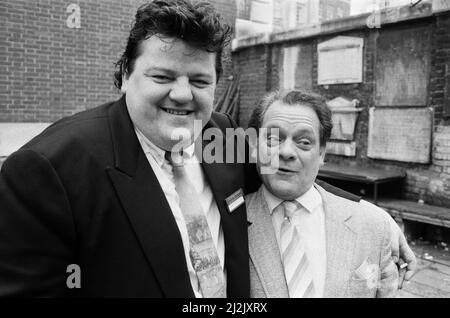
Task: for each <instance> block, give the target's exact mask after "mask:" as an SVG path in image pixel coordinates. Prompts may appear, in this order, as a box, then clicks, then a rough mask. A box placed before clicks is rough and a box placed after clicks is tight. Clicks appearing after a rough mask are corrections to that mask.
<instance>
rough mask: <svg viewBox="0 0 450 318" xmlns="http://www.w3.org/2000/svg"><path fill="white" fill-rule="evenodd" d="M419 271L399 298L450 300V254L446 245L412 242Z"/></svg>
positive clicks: (400, 293)
mask: <svg viewBox="0 0 450 318" xmlns="http://www.w3.org/2000/svg"><path fill="white" fill-rule="evenodd" d="M410 246H411V247H412V248H413V250H414V252H415V254H416V256H417V257H418V261H419V262H418V265H419V266H418V269H417V272H416V274H415V275H414V277H413V279H412V280H411V282H410V283H408V284H407V285H406V286H404V287H403V289H402V290H401V291H400V292H399V293H398V296H397V297H398V298H450V252H449V247H448V246H446V244H445V243H439V244H430V243H427V242H415V241H413V242H410Z"/></svg>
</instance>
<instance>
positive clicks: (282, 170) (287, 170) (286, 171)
mask: <svg viewBox="0 0 450 318" xmlns="http://www.w3.org/2000/svg"><path fill="white" fill-rule="evenodd" d="M278 172H281V173H296V172H297V171H295V170H292V169H289V168H283V167H280V168H278Z"/></svg>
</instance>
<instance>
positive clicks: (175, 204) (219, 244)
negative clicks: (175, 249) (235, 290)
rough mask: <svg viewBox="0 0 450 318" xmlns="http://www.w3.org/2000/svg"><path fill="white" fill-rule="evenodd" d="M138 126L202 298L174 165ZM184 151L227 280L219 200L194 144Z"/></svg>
mask: <svg viewBox="0 0 450 318" xmlns="http://www.w3.org/2000/svg"><path fill="white" fill-rule="evenodd" d="M134 129H135V131H136V135H137V137H138V139H139V143H140V144H141V147H142V150H143V151H144V153H145V155H146V157H147V160H148V162H149V163H150V166H151V167H152V169H153V172H154V173H155V175H156V178H157V179H158V181H159V184H160V185H161V189H162V190H163V191H164V194H165V196H166V199H167V202H168V203H169V206H170V209H171V210H172V213H173V216H174V218H175V221H176V223H177V226H178V229H179V231H180V234H181V239H182V241H183V247H184V254H185V258H186V264H187V268H188V271H189V278H190V281H191V285H192V289H193V290H194V293H195V297H197V298H201V297H202V294H201V291H200V286H199V282H198V279H197V275H196V273H195V270H194V267H193V266H192V262H191V258H190V256H189V236H188V232H187V228H186V222H185V220H184V217H183V212H182V211H181V208H180V204H179V202H180V199H179V197H178V193H177V191H176V190H175V183H174V181H173V172H172V166H171V165H170V164H169V163H168V162H167V161H166V160H165V158H164V154H165V151H164V150H163V149H161V148H159V147H157V146H156V145H155V144H153V143H152V142H151V141H150V140H149V139H148V138H147V137H145V136H144V134H142V132H141V131H140V130H139V129H138V128H137V127H136V126H135V127H134ZM184 151H185V152H186V154H187V155H188V158H187V159H185V161H184V163H185V170H186V173H187V175H188V177H189V180H190V182H191V183H192V184H193V186H194V188H195V190H196V192H197V193H198V199H199V201H200V205H201V206H202V208H203V212H205V215H206V220H207V222H208V226H209V230H210V231H211V235H212V240H213V242H214V245H215V247H216V250H217V253H218V256H219V259H220V264H221V266H222V268H223V271H224V276H225V282H226V270H225V267H224V258H225V243H224V238H223V231H222V227H221V226H220V213H219V209H218V207H217V204H216V201H215V200H214V197H213V194H212V191H211V188H210V186H209V184H208V182H207V180H206V177H205V175H204V173H203V170H202V167H201V165H200V162H199V161H198V159H197V157H196V156H195V155H194V144H192V145H191V146H190V147H188V148H186V149H184ZM150 210H151V207H149V213H150ZM225 290H226V288H225Z"/></svg>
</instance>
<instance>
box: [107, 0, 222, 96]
mask: <svg viewBox="0 0 450 318" xmlns="http://www.w3.org/2000/svg"><path fill="white" fill-rule="evenodd" d="M152 35H160V36H163V37H173V38H178V39H182V40H184V41H186V42H187V43H188V44H190V45H192V46H194V47H196V48H199V49H203V50H205V51H207V52H211V53H216V65H215V67H216V74H217V80H219V77H220V75H221V73H222V51H223V49H224V47H225V46H226V45H227V44H228V43H229V41H230V36H231V27H230V26H229V25H228V24H226V23H225V22H224V21H223V19H222V17H221V16H220V15H219V14H218V13H217V12H216V11H215V9H214V7H213V6H212V5H211V4H209V3H208V2H195V3H191V2H190V1H189V0H155V1H152V2H149V3H146V4H144V5H142V6H141V7H139V9H138V11H137V13H136V19H135V22H134V24H133V26H132V28H131V31H130V36H129V37H128V42H127V46H126V48H125V51H124V52H123V54H122V56H121V57H120V59H119V60H118V61H117V62H116V63H115V66H116V72H115V73H114V85H115V86H116V87H117V88H118V89H120V88H121V87H122V76H123V75H125V74H131V73H132V72H133V69H134V63H135V61H136V59H137V58H138V57H139V55H140V54H141V52H140V44H141V43H142V42H143V41H145V40H146V39H148V38H150V37H151V36H152Z"/></svg>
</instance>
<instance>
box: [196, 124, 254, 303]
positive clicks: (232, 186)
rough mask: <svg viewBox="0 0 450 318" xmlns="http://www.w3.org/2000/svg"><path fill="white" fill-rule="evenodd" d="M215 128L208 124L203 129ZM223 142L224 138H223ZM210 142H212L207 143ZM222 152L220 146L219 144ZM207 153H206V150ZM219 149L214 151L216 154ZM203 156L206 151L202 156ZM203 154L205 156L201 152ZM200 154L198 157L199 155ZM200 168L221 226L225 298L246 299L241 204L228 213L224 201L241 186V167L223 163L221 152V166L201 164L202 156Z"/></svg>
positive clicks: (244, 223)
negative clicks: (216, 208) (224, 269)
mask: <svg viewBox="0 0 450 318" xmlns="http://www.w3.org/2000/svg"><path fill="white" fill-rule="evenodd" d="M208 128H215V129H217V132H219V128H218V126H217V125H216V124H215V123H214V121H213V120H211V121H210V122H209V123H208V124H207V125H206V126H205V128H204V129H208ZM223 141H224V142H225V138H223ZM211 142H212V141H211ZM211 142H209V141H207V140H203V142H202V150H203V151H204V150H205V147H206V146H208V145H210V143H211ZM217 146H219V147H220V146H222V147H223V148H222V149H225V145H224V143H219V144H217ZM208 150H210V149H208ZM218 150H219V149H216V151H218ZM206 153H207V154H208V153H209V151H207V152H206ZM203 154H205V152H203ZM203 154H202V155H203ZM197 155H198V156H199V154H198V153H197ZM199 158H202V160H201V165H202V168H203V171H204V173H205V176H206V179H207V180H208V183H209V185H210V187H211V190H212V192H213V195H214V199H215V201H216V203H217V207H218V209H219V212H220V219H221V226H222V230H223V235H224V241H225V268H226V271H227V296H228V297H249V296H250V294H249V293H250V276H249V269H248V268H249V265H248V260H249V256H248V236H247V216H246V209H245V204H243V205H241V206H240V207H239V208H237V209H236V210H234V211H233V212H232V213H230V212H228V209H227V204H226V201H225V199H226V198H227V197H228V196H230V195H231V194H233V193H234V192H235V191H237V190H239V188H241V187H243V185H244V175H243V172H244V170H243V165H242V164H237V163H225V151H223V158H222V159H223V160H224V161H223V162H224V163H218V162H212V163H210V160H205V158H204V157H203V156H201V157H199Z"/></svg>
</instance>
